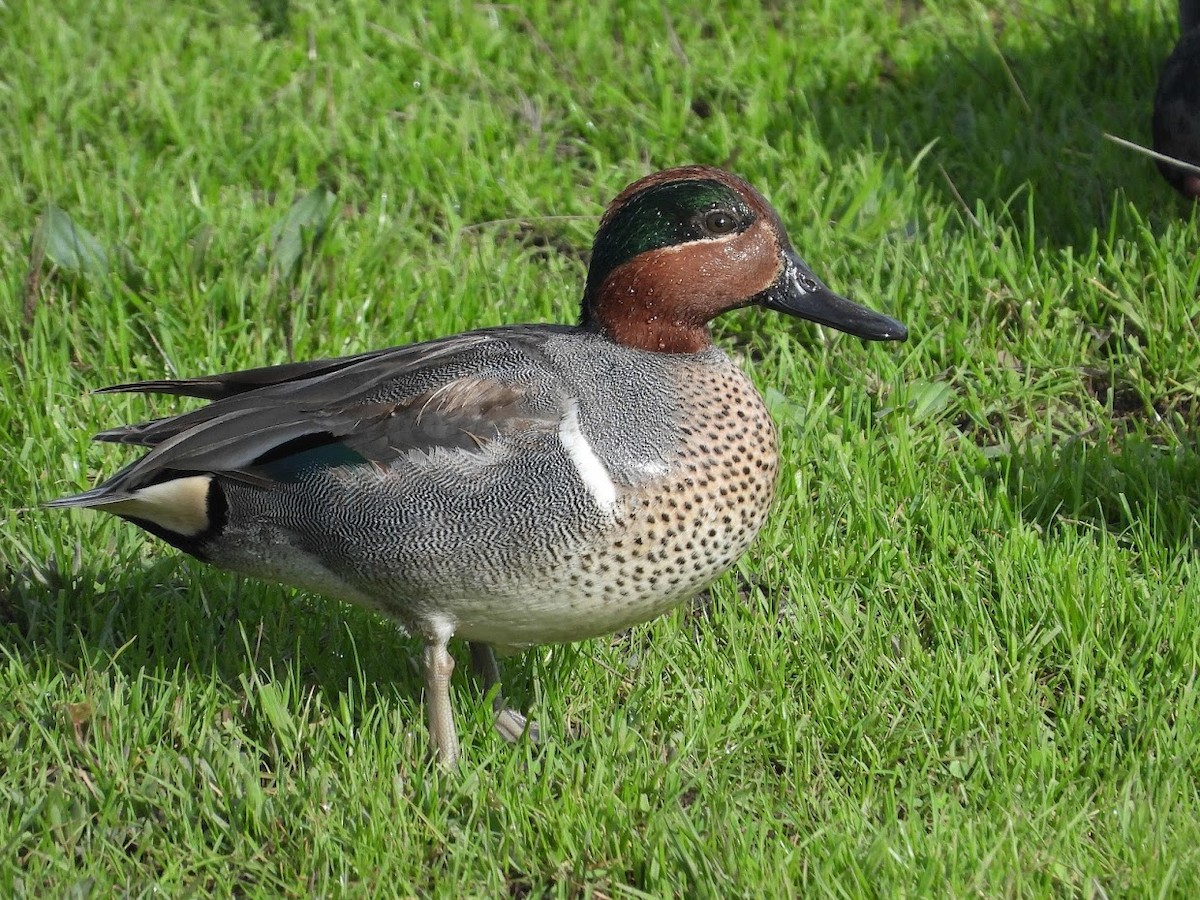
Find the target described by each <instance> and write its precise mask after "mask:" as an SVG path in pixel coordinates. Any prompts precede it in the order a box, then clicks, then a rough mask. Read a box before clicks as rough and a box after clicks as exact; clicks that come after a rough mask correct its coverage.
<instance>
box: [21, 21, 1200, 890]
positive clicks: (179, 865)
mask: <svg viewBox="0 0 1200 900" xmlns="http://www.w3.org/2000/svg"><path fill="white" fill-rule="evenodd" d="M426 5H427V6H428V7H430V8H429V9H428V10H427V11H425V12H417V11H414V10H410V9H409V7H410V6H414V4H386V5H385V4H375V3H367V2H359V0H350V2H344V3H339V4H317V3H311V2H305V0H299V2H289V0H248V2H236V0H214V2H211V3H206V4H182V3H169V2H165V0H148V2H139V3H122V2H117V0H89V2H82V0H63V2H59V3H53V4H48V3H42V2H33V0H5V2H3V3H0V440H2V443H3V448H4V449H3V453H2V455H0V473H2V476H3V477H2V478H0V496H2V498H3V510H2V511H0V517H2V522H3V524H2V529H0V563H3V566H0V848H2V852H0V895H3V896H12V895H14V894H15V895H30V896H64V897H65V896H76V897H83V896H92V895H95V896H110V895H114V894H122V895H123V894H126V893H128V894H132V895H137V896H141V895H143V894H149V893H151V892H153V891H155V889H158V891H159V892H160V893H161V894H163V895H165V896H185V895H206V894H216V895H230V894H236V895H238V896H254V897H258V896H264V897H265V896H309V895H321V896H340V895H352V896H390V895H396V896H408V895H429V896H439V897H460V896H502V895H505V894H510V895H513V896H526V895H530V894H531V895H537V896H541V895H543V894H549V895H553V896H574V895H578V894H584V895H589V894H590V895H593V896H597V897H605V896H607V897H651V896H653V897H658V896H664V895H670V894H679V895H687V896H713V897H732V896H740V895H749V894H757V893H761V894H764V895H774V896H786V895H789V894H804V895H818V896H820V895H826V894H829V895H837V896H846V897H859V896H877V895H878V896H897V895H907V896H945V895H955V896H964V895H968V894H981V895H984V896H1049V895H1055V896H1057V895H1069V896H1092V897H1116V896H1134V897H1152V896H1180V897H1187V896H1197V895H1198V894H1200V790H1198V779H1200V694H1198V685H1197V668H1198V664H1200V637H1198V635H1200V629H1198V628H1197V623H1200V555H1198V553H1197V530H1196V527H1195V525H1194V524H1193V522H1194V512H1195V510H1196V508H1197V506H1198V504H1200V446H1198V444H1197V433H1196V426H1195V424H1194V423H1195V419H1196V416H1197V414H1198V411H1200V403H1198V400H1200V335H1198V333H1197V323H1196V319H1195V318H1194V311H1195V308H1196V296H1197V282H1198V280H1200V260H1198V259H1197V254H1196V246H1197V226H1198V224H1200V220H1198V219H1197V216H1196V213H1195V212H1194V209H1193V208H1191V207H1189V206H1187V205H1185V204H1184V203H1183V202H1182V201H1181V200H1179V199H1177V198H1176V197H1175V196H1174V194H1173V193H1172V192H1171V191H1170V190H1169V189H1168V188H1167V186H1166V185H1165V183H1164V182H1162V181H1161V180H1160V178H1159V177H1158V175H1157V173H1156V171H1155V170H1154V168H1153V165H1152V164H1151V163H1149V162H1148V161H1146V160H1144V159H1142V158H1140V157H1138V156H1135V155H1133V154H1131V153H1130V152H1129V151H1127V150H1123V149H1121V148H1119V147H1117V146H1115V145H1113V144H1111V143H1110V142H1107V141H1105V140H1103V139H1102V137H1101V134H1102V132H1105V131H1108V132H1112V133H1115V134H1118V135H1121V136H1124V137H1127V138H1131V139H1134V140H1138V141H1140V142H1142V143H1147V142H1148V140H1149V112H1150V110H1149V106H1150V99H1151V97H1152V95H1153V88H1154V82H1155V77H1156V72H1157V66H1158V64H1159V62H1160V61H1161V60H1162V59H1163V58H1164V57H1165V56H1166V54H1167V53H1168V52H1169V50H1170V47H1171V45H1172V44H1173V41H1174V37H1175V24H1174V17H1173V12H1172V11H1171V10H1170V9H1168V4H1167V3H1165V2H1162V3H1159V4H1155V5H1151V4H1149V3H1146V2H1134V3H1129V4H1124V3H1115V2H1113V3H1107V2H1106V3H1101V4H1088V3H1079V2H1070V3H1067V2H1059V3H1053V2H1049V0H1033V2H1029V3H1015V2H1008V3H1002V4H997V5H995V8H994V9H992V10H988V9H985V8H984V6H983V5H981V4H978V3H968V2H950V0H930V2H899V3H897V2H889V3H882V2H880V3H874V4H871V5H869V6H868V5H865V4H860V3H857V2H853V0H826V2H824V3H806V4H789V3H765V4H757V3H731V4H724V9H722V10H716V9H708V11H706V12H700V13H698V12H697V11H696V10H697V9H699V8H700V7H699V6H697V5H696V4H692V3H684V2H667V3H664V4H644V3H625V4H613V5H611V6H610V4H606V3H588V4H580V5H578V6H574V5H572V4H560V3H547V2H540V3H534V4H530V5H528V6H527V7H526V6H524V5H516V4H507V3H482V2H480V3H470V2H462V3H446V4H439V3H430V4H426ZM1096 6H1099V7H1102V9H1100V10H1097V9H1095V8H1094V7H1096ZM646 10H651V12H650V13H647V12H646ZM684 162H706V163H715V164H725V165H728V166H729V167H730V168H732V169H734V170H735V171H737V172H739V173H740V174H742V175H744V176H745V177H746V178H748V179H749V180H750V181H751V182H752V183H754V184H755V185H757V186H758V187H759V188H760V189H762V190H763V191H764V192H765V193H766V194H767V195H768V197H770V198H771V199H772V201H773V202H774V203H775V205H776V207H777V208H778V209H779V211H780V213H781V215H782V217H783V219H784V221H785V222H786V223H787V224H788V226H789V229H790V231H791V234H792V237H793V239H794V241H795V243H796V245H797V247H798V249H799V250H800V252H801V254H802V255H803V256H804V257H805V258H806V259H807V260H808V261H809V263H811V264H812V266H813V268H814V269H815V270H816V271H817V272H818V274H820V275H822V276H823V277H824V278H825V279H826V280H827V281H828V282H829V283H830V285H831V286H832V287H834V288H835V289H836V290H840V291H842V292H843V293H846V294H848V295H850V296H853V297H855V298H857V299H859V300H861V301H863V302H865V303H868V304H870V305H872V306H875V307H877V308H879V309H882V310H884V311H886V312H889V313H892V314H893V315H896V316H897V317H898V318H900V319H901V320H903V321H904V322H905V323H906V324H907V325H908V326H909V328H910V330H911V334H912V338H911V339H910V341H909V342H908V343H907V344H903V345H898V346H897V345H869V344H865V343H863V342H861V341H858V340H855V339H852V338H847V337H845V336H843V335H840V334H836V333H831V332H823V331H821V330H820V329H817V328H815V327H813V326H810V325H807V324H803V323H797V322H792V321H786V320H784V319H782V318H781V317H779V316H775V315H772V314H769V313H765V312H740V313H734V314H731V315H729V316H727V317H725V319H723V320H722V321H721V323H720V324H719V326H718V327H717V329H716V331H717V336H718V339H719V341H720V342H721V343H722V344H723V345H724V346H725V347H727V348H729V349H730V350H731V351H732V352H735V353H737V354H738V355H739V357H740V358H741V359H742V360H743V361H744V365H745V366H746V368H747V370H748V371H749V372H751V373H752V376H753V378H754V379H755V381H756V382H757V383H758V384H759V386H760V387H761V388H762V389H763V390H764V392H765V393H766V394H767V396H768V399H769V401H770V403H771V405H772V407H773V409H774V411H775V414H776V418H777V421H778V422H779V424H780V427H781V432H782V441H783V457H784V471H783V474H782V483H781V488H780V497H779V500H778V502H777V505H776V508H775V510H774V512H773V515H772V518H771V520H770V522H769V524H768V525H767V527H766V529H765V530H764V533H763V535H762V537H761V538H760V539H759V541H758V543H757V544H756V545H755V547H754V548H753V549H752V550H751V552H750V553H748V554H747V556H746V557H745V558H744V559H743V560H742V561H741V563H740V564H739V565H738V567H737V568H736V570H735V571H734V572H733V573H730V574H729V575H727V576H725V577H724V578H722V579H721V580H720V581H719V582H718V583H717V584H716V585H715V586H714V587H713V588H712V590H711V591H710V592H709V594H708V595H706V596H705V597H702V598H698V599H697V601H695V602H694V603H692V604H690V605H687V606H685V607H684V608H681V609H679V610H678V611H677V612H675V613H674V614H672V615H670V616H667V617H665V618H663V619H661V620H659V621H656V622H653V623H651V624H649V625H645V626H641V627H638V628H635V629H633V630H632V631H630V632H628V633H625V634H620V635H617V636H615V637H613V638H612V639H606V640H594V641H589V642H586V643H583V644H580V645H576V646H568V647H544V648H540V649H537V650H534V651H531V652H529V653H526V654H525V655H523V656H520V657H516V658H513V659H509V660H508V661H507V662H506V675H507V680H508V685H509V693H510V694H511V696H512V699H513V701H514V702H515V704H516V705H519V706H521V707H523V708H525V709H527V710H529V711H530V712H531V714H532V715H533V717H534V718H536V719H537V720H538V721H539V722H540V723H541V726H542V733H543V735H544V736H545V738H546V739H545V740H544V742H543V744H542V745H541V746H537V747H531V746H529V745H527V744H522V745H518V746H516V747H510V746H507V745H505V744H503V743H502V742H501V741H500V740H499V738H498V737H497V736H496V735H495V734H494V733H493V732H492V729H491V724H490V713H489V711H488V706H487V703H486V702H485V700H484V698H483V697H482V696H481V694H480V690H479V688H478V686H477V685H475V684H474V683H473V682H472V681H471V680H470V679H469V678H467V677H465V674H464V675H463V677H459V675H456V678H455V686H454V693H455V697H456V704H457V707H458V710H459V713H460V730H461V733H462V736H463V739H464V753H465V760H464V764H463V765H462V767H461V768H460V769H459V770H458V771H455V772H450V773H447V772H443V771H439V770H438V769H437V768H436V767H435V766H434V765H433V764H432V763H431V762H430V761H429V759H428V756H427V752H426V749H427V743H428V740H427V734H426V730H425V724H424V719H423V717H422V714H421V706H420V695H421V684H422V681H421V677H420V673H419V670H418V667H417V664H416V661H415V657H414V652H415V651H416V650H417V649H418V647H417V644H416V643H415V642H414V641H412V640H410V639H408V638H406V637H405V636H404V635H402V634H400V633H399V632H398V631H397V630H396V629H395V628H394V627H393V626H392V625H390V624H389V623H387V622H384V621H382V620H379V619H377V618H373V617H372V616H370V615H367V614H365V613H363V612H360V611H358V610H356V609H352V608H349V607H346V606H344V605H341V604H339V603H335V602H332V601H328V600H326V599H323V598H320V597H315V596H308V595H304V594H297V593H296V592H293V591H290V590H286V589H283V588H280V587H277V586H272V585H263V584H259V583H254V582H250V581H244V580H241V579H238V578H236V577H234V576H231V575H227V574H225V573H222V572H219V571H217V570H214V569H210V568H206V567H204V566H202V565H201V564H199V563H196V562H194V561H192V560H190V559H187V558H182V557H181V556H180V555H179V554H177V553H176V552H174V551H171V550H170V549H169V548H166V547H164V546H163V545H162V544H160V543H158V542H157V541H155V540H153V539H151V538H149V537H147V536H146V535H144V534H143V533H142V532H140V531H138V530H137V529H135V528H133V527H132V526H129V525H126V524H123V523H120V522H118V521H116V520H114V519H111V518H109V517H105V516H101V515H96V514H86V513H50V512H47V511H43V510H40V509H39V508H38V503H39V501H42V500H46V499H49V498H52V497H55V496H58V495H60V494H63V493H68V492H72V491H76V490H79V489H82V488H85V487H88V486H91V485H92V484H94V483H95V482H96V481H97V480H98V478H99V477H100V475H101V474H102V473H104V474H108V473H111V472H113V471H114V470H115V469H116V468H117V466H118V465H120V464H121V463H123V462H124V461H127V460H128V459H129V458H130V456H131V455H130V454H129V453H128V452H125V451H123V450H122V448H119V447H112V446H104V445H96V444H92V443H90V442H89V438H90V436H91V434H93V433H94V432H96V431H98V430H100V429H102V428H105V427H109V426H112V425H116V424H119V423H122V422H126V421H131V420H134V419H140V418H145V417H148V416H153V415H156V414H164V413H165V412H167V411H170V410H173V409H179V408H181V406H182V404H175V403H172V402H171V401H170V400H169V399H164V400H157V401H156V400H148V399H146V398H141V397H126V396H89V394H88V391H89V390H90V389H93V388H97V387H101V386H103V385H107V384H111V383H114V382H118V381H127V380H132V379H136V378H155V377H169V376H172V375H179V376H185V375H198V374H203V373H206V372H211V371H221V370H227V369H235V368H241V367H250V366H258V365H265V364H268V363H276V362H283V361H286V360H288V359H289V358H297V359H299V358H308V357H317V356H336V355H342V354H347V353H353V352H359V351H364V350H368V349H372V348H376V347H382V346H387V345H391V344H399V343H407V342H410V341H416V340H420V339H425V338H431V337H435V336H438V335H442V334H449V333H453V332H457V331H463V330H466V329H469V328H473V327H478V326H483V325H490V324H498V323H505V322H527V321H570V320H572V319H573V318H574V317H575V316H576V304H577V298H578V297H579V295H580V293H581V290H582V284H583V276H584V272H585V268H586V259H587V248H588V246H589V244H590V240H591V236H592V233H593V231H594V228H595V225H596V221H597V216H598V214H599V213H600V212H601V211H602V209H603V205H604V204H605V203H606V202H607V201H608V200H609V199H610V198H611V197H612V196H613V195H614V194H615V193H616V192H617V191H618V190H619V189H620V188H622V187H623V186H624V185H625V184H627V183H628V182H629V181H631V180H633V179H634V178H636V177H638V176H640V175H643V174H645V173H647V172H648V171H651V170H652V169H655V168H660V167H665V166H668V165H674V164H679V163H684ZM317 188H323V189H324V191H325V192H326V193H321V192H318V193H317V194H311V193H310V192H312V191H314V190H315V189H317ZM305 197H308V198H309V200H308V203H307V205H304V204H302V205H301V206H300V207H294V206H293V204H294V203H295V202H296V201H297V200H301V199H302V198H305ZM314 213H315V214H314ZM306 216H307V218H306ZM300 219H304V220H305V221H307V222H308V223H309V224H308V225H307V226H305V227H300V225H299V220H300ZM313 222H316V224H315V225H314V224H313ZM69 223H74V225H75V226H76V227H77V228H78V229H82V230H80V231H77V232H76V234H77V235H79V238H78V240H77V242H76V248H77V249H76V252H75V253H74V257H73V258H72V254H71V253H70V252H68V251H69V250H70V246H71V245H70V244H66V243H63V242H62V241H61V240H59V238H61V236H62V234H64V233H66V232H65V231H64V229H69ZM56 262H57V263H58V265H55V264H54V263H56ZM459 651H463V648H459ZM464 658H465V653H464ZM466 669H467V666H465V665H462V666H460V672H462V673H465V671H466Z"/></svg>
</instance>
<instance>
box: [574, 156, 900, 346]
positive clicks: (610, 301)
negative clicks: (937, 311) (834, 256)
mask: <svg viewBox="0 0 1200 900" xmlns="http://www.w3.org/2000/svg"><path fill="white" fill-rule="evenodd" d="M751 305H757V306H763V307H766V308H767V309H773V310H776V311H777V312H783V313H787V314H788V315H792V316H799V317H800V318H802V319H810V320H811V321H813V322H818V323H820V324H821V325H828V326H830V327H831V328H837V329H838V330H840V331H845V332H847V333H849V334H853V335H857V336H858V337H861V338H866V339H867V340H873V341H902V340H904V339H905V338H906V337H907V336H908V331H907V329H905V327H904V326H903V325H901V324H900V323H899V322H897V321H896V320H895V319H892V318H890V317H889V316H885V315H882V314H880V313H877V312H874V311H872V310H869V309H867V308H866V307H864V306H859V305H858V304H857V303H852V302H851V301H849V300H847V299H845V298H844V297H839V296H838V295H837V294H835V293H834V292H833V291H831V290H830V289H829V288H827V287H826V286H825V285H824V284H822V283H821V281H820V279H818V278H817V276H816V275H814V274H813V272H812V270H811V269H809V267H808V265H807V264H806V263H805V262H804V260H802V259H801V258H800V257H799V256H798V255H797V254H796V251H795V250H793V249H792V244H791V241H789V240H788V236H787V232H786V231H785V230H784V227H783V222H781V221H780V219H779V216H778V214H777V213H776V212H775V210H773V209H772V208H771V205H770V204H769V203H767V201H766V200H765V199H764V198H763V196H762V194H760V193H759V192H758V191H756V190H755V189H754V188H752V187H751V186H750V185H749V184H747V183H746V182H745V181H743V180H742V179H741V178H738V177H737V176H736V175H731V174H730V173H728V172H726V171H724V170H722V169H716V168H712V167H710V166H684V167H682V168H678V169H667V170H665V171H662V172H656V173H655V174H653V175H649V176H647V177H645V178H643V179H641V180H640V181H635V182H634V183H633V184H631V185H630V186H629V187H627V188H626V189H625V190H624V191H622V192H621V193H620V194H619V195H618V196H617V198H616V199H615V200H613V202H612V204H611V205H610V206H609V207H608V211H607V212H606V213H605V214H604V218H603V219H601V221H600V230H599V231H598V232H597V233H596V241H595V243H594V245H593V247H592V262H591V266H590V267H589V269H588V278H587V289H586V290H585V292H584V297H583V317H582V323H581V324H582V325H583V326H584V327H585V328H590V329H592V330H594V331H598V332H600V333H601V334H603V335H605V336H606V337H608V338H609V339H610V340H613V341H616V342H617V343H619V344H623V345H625V346H629V347H637V348H639V349H642V350H651V351H657V352H660V353H697V352H699V351H701V350H704V349H706V348H707V347H709V346H710V344H711V338H710V336H709V332H708V323H709V322H711V321H712V320H713V319H714V318H716V317H717V316H719V315H720V314H721V313H723V312H726V311H728V310H731V309H737V308H739V307H742V306H751Z"/></svg>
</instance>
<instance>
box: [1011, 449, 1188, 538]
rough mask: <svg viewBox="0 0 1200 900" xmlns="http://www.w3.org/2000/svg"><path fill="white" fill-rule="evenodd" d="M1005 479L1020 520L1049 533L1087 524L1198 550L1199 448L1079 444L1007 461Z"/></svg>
mask: <svg viewBox="0 0 1200 900" xmlns="http://www.w3.org/2000/svg"><path fill="white" fill-rule="evenodd" d="M1000 477H1001V478H1002V479H1003V480H1004V481H1005V482H1006V484H1007V487H1008V490H1009V492H1010V494H1011V496H1012V497H1014V498H1015V499H1016V500H1017V502H1018V503H1019V506H1020V509H1021V511H1022V516H1023V518H1025V519H1026V520H1027V521H1030V522H1036V523H1038V524H1039V525H1041V526H1042V527H1043V528H1045V529H1047V530H1049V529H1052V528H1057V527H1059V526H1061V525H1063V524H1069V523H1085V524H1088V525H1091V526H1094V527H1098V528H1105V529H1107V530H1108V531H1110V532H1112V533H1113V534H1114V535H1116V536H1118V538H1121V537H1122V536H1131V535H1142V536H1143V537H1141V538H1138V539H1137V540H1138V542H1139V543H1142V544H1144V543H1145V542H1146V540H1147V539H1148V540H1149V541H1152V542H1154V543H1157V544H1160V545H1162V546H1164V547H1166V548H1169V549H1179V550H1194V549H1196V548H1197V534H1196V529H1195V526H1194V520H1195V517H1196V514H1197V512H1200V447H1198V446H1197V445H1196V444H1195V443H1194V442H1193V443H1190V444H1185V445H1183V446H1161V445H1158V444H1156V443H1153V442H1152V441H1151V440H1149V439H1147V438H1146V437H1144V436H1142V435H1130V436H1127V437H1125V438H1124V439H1122V440H1120V441H1119V442H1118V443H1117V444H1116V445H1115V446H1113V445H1110V444H1105V443H1092V444H1088V443H1086V442H1084V441H1083V440H1074V441H1070V442H1068V443H1065V444H1062V445H1059V446H1058V447H1043V448H1040V449H1036V450H1029V451H1025V452H1023V453H1019V454H1016V455H1014V456H1012V457H1010V458H1008V459H1007V460H1005V462H1004V465H1003V467H1002V473H1001V475H1000Z"/></svg>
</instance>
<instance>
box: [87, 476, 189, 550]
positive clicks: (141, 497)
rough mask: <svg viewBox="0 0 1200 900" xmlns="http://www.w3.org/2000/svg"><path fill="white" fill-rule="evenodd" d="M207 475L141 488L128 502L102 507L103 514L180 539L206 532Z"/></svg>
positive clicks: (119, 501)
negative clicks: (139, 521) (145, 523)
mask: <svg viewBox="0 0 1200 900" xmlns="http://www.w3.org/2000/svg"><path fill="white" fill-rule="evenodd" d="M212 479H213V477H212V476H211V475H192V476H189V477H187V478H176V479H174V480H173V481H164V482H163V483H162V484H152V485H150V487H145V488H142V489H141V490H140V491H137V492H136V493H135V494H134V495H133V496H132V497H130V498H129V499H128V500H118V501H117V502H115V503H107V504H105V506H104V509H105V511H106V512H111V513H116V514H119V515H122V516H132V517H133V518H135V519H145V520H147V521H149V522H153V523H154V524H155V525H158V526H159V527H161V528H165V529H166V530H167V531H173V532H174V533H175V534H178V535H182V536H183V537H195V536H196V535H198V534H200V532H202V531H204V529H206V528H208V526H209V521H208V485H209V483H210V482H211V481H212Z"/></svg>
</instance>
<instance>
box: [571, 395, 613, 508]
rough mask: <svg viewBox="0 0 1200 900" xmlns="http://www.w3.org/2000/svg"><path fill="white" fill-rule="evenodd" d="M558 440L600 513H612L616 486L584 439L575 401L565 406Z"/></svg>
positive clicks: (577, 404) (577, 403)
mask: <svg viewBox="0 0 1200 900" xmlns="http://www.w3.org/2000/svg"><path fill="white" fill-rule="evenodd" d="M558 438H559V440H560V441H562V445H563V449H565V450H566V451H567V455H568V456H570V457H571V462H573V463H574V464H575V470H576V471H577V472H579V477H580V479H582V480H583V486H584V487H585V488H587V491H588V493H589V494H591V495H592V499H593V500H594V501H596V505H597V506H598V507H600V509H601V511H603V512H606V513H609V512H612V511H613V509H614V508H616V505H617V486H616V485H615V484H613V480H612V478H610V477H609V474H608V470H607V469H605V468H604V463H602V462H600V457H598V456H597V455H596V451H595V450H593V449H592V445H591V444H589V443H588V439H587V437H586V436H584V433H583V429H582V428H580V427H579V402H578V401H577V400H572V401H571V402H570V403H569V404H567V412H566V415H564V416H563V419H562V422H561V423H560V424H559V426H558Z"/></svg>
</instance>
